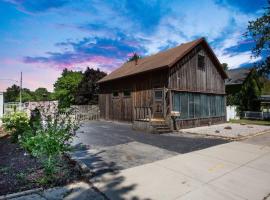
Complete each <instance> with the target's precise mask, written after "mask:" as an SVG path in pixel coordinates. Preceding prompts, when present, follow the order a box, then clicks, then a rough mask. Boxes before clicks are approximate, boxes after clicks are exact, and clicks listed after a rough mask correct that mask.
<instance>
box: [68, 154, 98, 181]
mask: <svg viewBox="0 0 270 200" xmlns="http://www.w3.org/2000/svg"><path fill="white" fill-rule="evenodd" d="M64 155H65V156H66V157H67V158H68V159H69V160H70V161H72V162H75V165H76V167H77V168H78V169H79V170H80V172H81V173H82V175H83V176H84V177H85V178H90V177H91V176H92V175H93V174H92V173H91V171H90V169H89V167H87V165H86V164H84V163H83V162H82V161H81V160H79V159H76V158H72V156H71V155H70V154H69V153H65V154H64Z"/></svg>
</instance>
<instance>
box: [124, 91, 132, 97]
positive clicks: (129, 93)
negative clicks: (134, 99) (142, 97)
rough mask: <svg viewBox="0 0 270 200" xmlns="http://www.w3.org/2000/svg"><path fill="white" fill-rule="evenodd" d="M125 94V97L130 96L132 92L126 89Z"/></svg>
mask: <svg viewBox="0 0 270 200" xmlns="http://www.w3.org/2000/svg"><path fill="white" fill-rule="evenodd" d="M123 94H124V97H130V95H131V92H130V90H124V92H123Z"/></svg>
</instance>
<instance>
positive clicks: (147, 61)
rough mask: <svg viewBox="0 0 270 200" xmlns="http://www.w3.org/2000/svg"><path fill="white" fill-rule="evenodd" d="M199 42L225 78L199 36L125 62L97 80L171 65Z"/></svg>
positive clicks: (214, 57)
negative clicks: (190, 40) (164, 49)
mask: <svg viewBox="0 0 270 200" xmlns="http://www.w3.org/2000/svg"><path fill="white" fill-rule="evenodd" d="M201 43H203V44H204V45H205V46H206V47H207V49H208V51H209V52H210V54H211V55H212V58H213V61H214V62H215V63H216V65H217V66H218V68H219V71H220V72H221V74H222V77H223V78H227V74H226V73H225V71H224V70H223V68H222V66H221V64H220V62H219V61H218V59H217V57H216V56H215V54H214V53H213V51H212V49H211V48H210V46H209V45H208V44H207V42H206V41H205V39H204V38H200V39H197V40H194V41H192V42H188V43H184V44H181V45H179V46H177V47H174V48H171V49H168V50H166V51H162V52H159V53H157V54H155V55H151V56H148V57H144V58H141V59H139V60H138V61H137V64H135V61H131V62H126V63H124V64H123V65H122V66H121V67H119V68H118V69H116V70H114V71H113V72H111V73H110V74H109V75H107V76H105V77H104V78H102V79H101V80H99V83H101V82H106V81H110V80H114V79H119V78H123V77H127V76H131V75H135V74H140V73H143V72H147V71H152V70H156V69H161V68H169V67H172V66H173V65H174V64H175V63H176V62H177V61H179V60H180V59H181V58H183V57H184V56H185V55H186V54H188V53H189V52H190V51H191V50H192V49H193V48H194V47H196V46H197V45H199V44H201Z"/></svg>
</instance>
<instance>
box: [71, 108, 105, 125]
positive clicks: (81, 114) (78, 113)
mask: <svg viewBox="0 0 270 200" xmlns="http://www.w3.org/2000/svg"><path fill="white" fill-rule="evenodd" d="M71 108H72V109H74V115H75V119H76V120H78V121H87V120H99V118H100V110H99V107H98V105H74V106H71Z"/></svg>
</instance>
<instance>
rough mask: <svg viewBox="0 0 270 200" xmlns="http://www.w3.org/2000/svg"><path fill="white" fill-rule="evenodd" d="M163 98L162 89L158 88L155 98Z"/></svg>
mask: <svg viewBox="0 0 270 200" xmlns="http://www.w3.org/2000/svg"><path fill="white" fill-rule="evenodd" d="M162 98H163V92H162V90H156V91H155V100H162Z"/></svg>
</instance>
